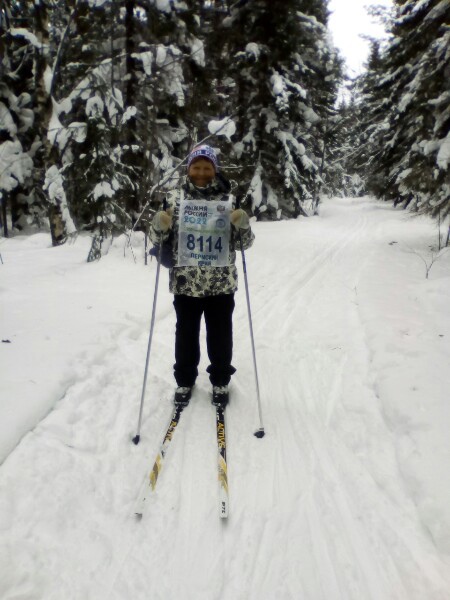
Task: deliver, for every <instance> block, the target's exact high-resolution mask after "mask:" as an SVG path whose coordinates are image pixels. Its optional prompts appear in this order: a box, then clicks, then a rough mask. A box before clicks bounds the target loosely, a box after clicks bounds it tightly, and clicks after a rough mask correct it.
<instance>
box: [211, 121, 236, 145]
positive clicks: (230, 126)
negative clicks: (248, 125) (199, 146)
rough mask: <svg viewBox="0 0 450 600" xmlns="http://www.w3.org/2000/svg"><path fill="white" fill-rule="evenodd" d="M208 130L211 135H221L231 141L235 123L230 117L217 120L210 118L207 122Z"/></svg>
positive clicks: (234, 131)
mask: <svg viewBox="0 0 450 600" xmlns="http://www.w3.org/2000/svg"><path fill="white" fill-rule="evenodd" d="M208 131H209V133H212V134H213V135H221V136H224V137H226V138H227V139H228V140H230V141H231V136H233V135H234V134H235V133H236V123H235V122H234V121H233V119H232V118H231V117H225V118H224V119H220V120H219V121H216V120H212V121H209V123H208Z"/></svg>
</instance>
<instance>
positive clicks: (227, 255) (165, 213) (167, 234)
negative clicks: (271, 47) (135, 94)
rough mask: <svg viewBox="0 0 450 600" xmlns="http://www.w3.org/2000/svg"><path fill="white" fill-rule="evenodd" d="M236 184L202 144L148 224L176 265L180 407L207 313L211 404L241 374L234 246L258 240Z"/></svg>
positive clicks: (191, 380) (225, 396) (173, 288)
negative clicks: (235, 359) (235, 358)
mask: <svg viewBox="0 0 450 600" xmlns="http://www.w3.org/2000/svg"><path fill="white" fill-rule="evenodd" d="M230 189H231V187H230V183H229V182H228V181H227V179H225V177H224V176H223V175H222V174H221V173H220V172H219V167H218V160H217V155H216V153H215V151H214V149H213V148H212V147H211V146H208V145H206V144H202V145H199V146H196V147H195V148H193V150H192V151H191V153H190V154H189V157H188V161H187V177H186V178H185V180H184V181H183V183H182V185H181V186H180V187H179V188H178V189H176V190H173V191H171V192H169V193H168V197H167V209H166V210H161V211H159V212H157V213H156V214H155V216H154V218H153V220H152V224H151V227H150V239H151V241H152V243H153V244H155V245H157V244H159V243H160V242H161V241H162V242H163V244H165V245H169V247H170V250H171V257H172V264H173V266H171V268H170V271H169V289H170V292H171V293H172V294H174V302H173V304H174V307H175V313H176V330H175V364H174V376H175V381H176V383H177V388H176V391H175V396H174V403H175V406H187V405H188V403H189V400H190V398H191V394H192V388H193V386H194V384H195V381H196V378H197V375H198V365H199V362H200V324H201V319H202V316H203V317H204V320H205V325H206V345H207V351H208V357H209V360H210V363H211V364H210V365H209V367H208V368H207V372H208V373H209V379H210V381H211V384H212V403H213V404H214V405H215V406H220V407H222V408H225V406H226V405H227V403H228V400H229V392H228V384H229V382H230V379H231V375H232V374H233V373H235V371H236V369H235V368H234V367H233V366H232V364H231V360H232V353H233V321H232V317H233V310H234V305H235V302H234V294H235V292H236V290H237V269H236V265H235V261H236V250H240V248H241V246H240V243H241V241H242V245H243V249H244V250H246V249H247V248H250V246H251V245H252V244H253V241H254V237H255V236H254V234H253V232H252V230H251V228H250V222H249V218H248V215H247V214H246V212H245V211H244V210H242V209H241V208H236V206H235V202H234V198H233V196H232V195H231V194H230ZM161 238H162V239H161Z"/></svg>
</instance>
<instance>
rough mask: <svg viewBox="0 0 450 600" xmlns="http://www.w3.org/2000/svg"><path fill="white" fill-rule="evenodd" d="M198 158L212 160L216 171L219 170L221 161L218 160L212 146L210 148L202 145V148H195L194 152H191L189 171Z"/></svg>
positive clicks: (188, 163) (188, 164)
mask: <svg viewBox="0 0 450 600" xmlns="http://www.w3.org/2000/svg"><path fill="white" fill-rule="evenodd" d="M196 158H206V159H207V160H210V161H211V162H212V164H213V165H214V168H215V170H216V171H217V170H218V169H219V161H218V160H217V154H216V153H215V151H214V149H213V148H211V146H208V145H207V144H201V145H200V146H196V147H195V148H193V150H191V153H190V154H189V158H188V162H187V168H188V169H189V167H190V166H191V164H192V163H193V161H194V160H195V159H196Z"/></svg>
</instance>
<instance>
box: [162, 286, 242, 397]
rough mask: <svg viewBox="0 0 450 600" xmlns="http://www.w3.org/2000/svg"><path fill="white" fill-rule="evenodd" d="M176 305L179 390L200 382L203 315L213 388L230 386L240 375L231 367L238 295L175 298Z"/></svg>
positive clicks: (177, 379)
mask: <svg viewBox="0 0 450 600" xmlns="http://www.w3.org/2000/svg"><path fill="white" fill-rule="evenodd" d="M173 305H174V307H175V312H176V315H177V324H176V330H175V364H174V374H175V380H176V382H177V384H178V386H182V387H191V386H193V385H194V383H195V380H196V378H197V375H198V364H199V362H200V323H201V319H202V315H204V316H205V324H206V346H207V349H208V357H209V360H210V362H211V364H210V365H209V367H208V368H207V372H208V373H209V379H210V381H211V383H212V384H213V385H227V384H228V383H229V381H230V378H231V375H232V374H233V373H234V372H235V371H236V369H235V368H234V367H233V366H232V365H231V358H232V354H233V310H234V294H223V295H220V296H207V297H206V298H194V297H192V296H184V295H175V298H174V302H173Z"/></svg>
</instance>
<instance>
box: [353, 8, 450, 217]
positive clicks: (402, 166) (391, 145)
mask: <svg viewBox="0 0 450 600" xmlns="http://www.w3.org/2000/svg"><path fill="white" fill-rule="evenodd" d="M395 5H396V16H395V20H394V22H393V25H392V39H391V41H390V43H389V45H388V47H387V50H386V51H385V53H384V54H383V56H382V67H381V69H380V70H379V71H378V75H377V77H376V80H375V81H374V82H373V84H372V89H373V91H372V92H371V94H372V98H373V99H377V100H376V101H373V100H372V106H371V108H370V111H368V113H367V117H366V119H365V122H366V123H367V126H368V127H370V128H372V131H371V134H370V138H369V140H370V148H369V150H368V153H369V154H371V155H372V158H371V168H370V173H369V186H370V189H371V190H373V191H374V192H375V193H377V195H379V196H382V197H384V198H390V199H393V200H394V201H395V202H396V203H403V205H405V206H407V205H409V206H412V207H414V208H415V209H417V210H422V211H426V212H429V213H431V214H433V215H437V214H439V213H441V215H442V216H444V215H446V214H449V213H450V180H449V173H450V169H449V164H450V113H449V110H448V106H449V99H450V91H449V87H448V80H449V79H448V75H449V73H448V70H449V64H450V56H449V47H450V32H449V30H448V26H447V24H448V18H449V16H450V6H449V3H448V2H447V1H446V0H423V1H422V2H419V3H418V2H414V1H413V0H396V2H395Z"/></svg>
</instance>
